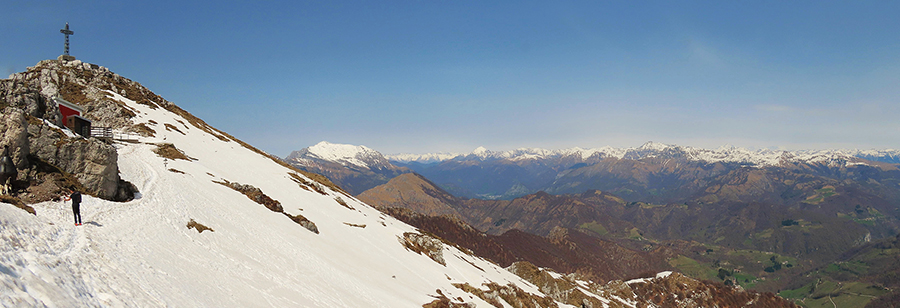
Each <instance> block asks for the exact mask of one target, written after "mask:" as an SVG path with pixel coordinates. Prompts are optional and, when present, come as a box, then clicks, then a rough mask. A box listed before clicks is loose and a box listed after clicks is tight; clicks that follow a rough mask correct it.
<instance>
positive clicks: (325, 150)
mask: <svg viewBox="0 0 900 308" xmlns="http://www.w3.org/2000/svg"><path fill="white" fill-rule="evenodd" d="M307 150H308V153H309V154H311V155H315V156H316V157H318V158H320V159H324V160H330V161H345V162H348V163H350V164H353V165H357V166H361V167H365V166H366V163H365V162H363V161H361V160H360V158H361V156H362V157H365V156H373V155H375V156H381V153H378V151H375V150H372V149H370V148H368V147H366V146H364V145H351V144H338V143H330V142H328V141H322V142H319V143H317V144H316V145H314V146H311V147H308V148H307Z"/></svg>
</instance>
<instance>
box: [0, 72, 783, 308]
mask: <svg viewBox="0 0 900 308" xmlns="http://www.w3.org/2000/svg"><path fill="white" fill-rule="evenodd" d="M59 97H62V98H64V99H65V100H67V101H69V102H70V103H72V104H80V105H82V106H85V107H87V108H84V113H83V114H82V116H83V117H84V118H85V119H87V120H90V121H92V122H93V123H95V124H96V125H97V126H101V125H102V126H104V127H108V128H110V129H111V130H113V131H114V134H113V135H112V136H103V137H95V136H92V137H82V136H81V135H78V134H75V133H73V132H72V131H71V130H69V129H68V128H66V127H62V126H58V125H57V124H56V123H59V122H58V120H59V118H56V117H55V116H56V115H57V113H56V112H55V111H54V110H55V109H54V108H57V107H56V105H55V104H54V101H55V99H57V98H59ZM0 110H2V123H3V124H4V125H5V127H15V128H17V129H16V130H11V129H5V130H3V135H2V138H0V141H2V142H3V145H9V144H13V145H16V146H17V147H18V148H16V149H14V153H16V156H15V157H16V160H17V168H20V169H22V170H23V172H21V173H19V178H17V179H16V180H15V183H14V185H13V187H12V192H11V194H10V195H5V196H3V197H2V198H0V201H2V204H0V213H2V214H0V243H2V245H0V286H2V287H0V305H2V306H4V307H22V306H29V307H151V306H214V307H229V306H230V307H234V306H240V307H273V306H274V307H490V306H494V307H579V306H582V307H636V306H641V307H644V306H650V305H655V306H660V305H667V306H680V307H708V306H714V305H719V306H721V305H726V304H728V305H746V306H752V307H780V306H790V305H791V304H790V303H788V302H787V301H785V300H783V299H781V298H779V297H777V296H774V295H773V294H771V293H759V292H752V291H743V290H740V289H735V288H729V287H726V286H723V285H720V284H715V283H711V282H703V281H699V280H696V279H692V278H689V277H686V276H684V275H681V274H678V273H672V272H668V271H666V272H660V273H644V274H643V275H638V276H633V277H631V278H635V279H630V280H615V281H610V282H596V281H590V280H587V279H585V278H584V277H581V276H577V275H564V274H561V273H557V272H554V271H552V270H550V269H545V268H538V267H536V266H534V265H532V264H530V263H528V262H524V261H521V260H517V261H515V262H514V263H512V264H510V265H509V266H507V267H506V268H503V267H500V266H499V265H497V264H496V263H494V262H491V261H489V260H488V259H485V258H482V257H479V256H477V255H475V254H474V253H472V252H471V251H470V250H467V249H465V248H462V247H461V246H460V245H458V244H455V243H453V242H450V241H448V240H446V239H441V238H439V237H437V236H436V235H434V234H432V233H429V232H426V231H423V230H422V229H418V228H416V227H413V226H411V225H409V224H407V223H404V222H403V221H400V220H398V219H395V218H393V217H391V216H389V215H386V214H385V213H383V212H380V211H378V210H377V209H375V208H373V207H372V206H370V205H368V204H366V203H364V202H361V201H360V200H358V199H357V198H355V197H354V196H353V195H351V194H350V193H348V192H347V191H346V190H344V189H342V188H341V187H339V186H338V185H335V183H333V182H331V181H329V180H328V179H327V178H326V177H324V176H322V175H319V174H315V173H311V172H307V171H304V170H300V169H297V168H294V167H292V166H290V165H288V164H287V163H285V162H284V161H282V160H281V159H279V158H277V157H274V156H271V155H269V154H267V153H265V152H263V151H260V150H258V149H256V148H254V147H253V146H251V145H249V144H247V143H245V142H243V141H241V140H239V139H237V138H235V137H233V136H231V135H229V134H228V133H226V132H223V131H221V130H218V129H216V128H214V127H212V126H211V125H209V124H207V123H206V122H204V121H202V120H201V119H199V118H197V117H195V116H193V115H191V114H190V113H188V112H187V111H185V110H183V109H181V108H179V107H178V106H177V105H175V104H174V103H171V102H169V101H166V100H165V99H163V98H162V97H160V96H159V95H156V94H154V93H153V92H151V91H150V90H149V89H147V88H145V87H143V86H142V85H140V84H139V83H137V82H134V81H132V80H129V79H127V78H124V77H122V76H119V75H117V74H115V73H113V72H112V71H110V70H108V69H106V68H104V67H101V66H98V65H93V64H88V63H84V62H81V61H78V60H75V61H64V60H60V61H56V60H47V61H41V62H40V63H38V64H37V65H36V66H34V67H30V68H28V70H27V71H26V72H23V73H17V74H13V75H12V76H11V78H9V79H4V80H0ZM18 128H22V129H18ZM22 132H26V133H22ZM45 140H52V141H53V142H50V143H49V144H50V145H51V146H52V147H55V148H57V150H59V149H69V148H67V147H66V145H68V144H84V145H90V146H93V147H103V149H110V150H111V151H110V152H109V153H108V155H109V156H110V157H109V159H107V160H105V161H97V162H93V161H92V162H91V163H90V164H69V162H71V161H82V160H84V159H85V158H83V157H81V156H79V155H61V156H53V157H55V159H54V160H45V159H43V158H42V157H47V156H44V155H49V154H47V153H43V152H37V151H44V150H45V149H46V147H44V145H45V143H44V141H45ZM101 144H103V145H105V146H102V145H101ZM24 145H34V146H24ZM38 145H40V146H38ZM358 150H359V152H365V149H362V148H360V149H358ZM54 153H58V151H57V152H54ZM320 158H326V159H327V158H329V157H327V156H323V157H320ZM332 158H333V157H332ZM357 158H358V161H352V160H348V161H345V162H343V163H347V164H349V165H352V166H355V167H353V168H358V167H360V166H359V165H358V164H357V163H358V162H364V163H366V164H367V165H366V166H367V167H370V165H368V164H369V163H371V162H373V161H374V160H368V159H367V158H365V157H362V158H360V157H357ZM62 164H65V165H62ZM61 165H62V166H61ZM107 169H111V170H113V171H115V172H114V174H115V175H117V176H118V177H116V178H115V179H119V180H121V181H122V182H120V184H121V185H123V187H127V186H130V187H131V188H130V189H127V190H124V192H127V193H129V194H130V196H127V197H128V198H120V192H123V191H122V190H119V191H118V192H116V190H115V187H114V189H113V190H112V191H111V192H106V191H105V190H102V189H97V188H95V187H101V188H102V186H103V185H105V184H103V183H102V182H97V183H99V184H95V182H94V180H93V179H94V178H92V177H85V176H84V175H92V174H94V173H92V172H95V170H107ZM355 170H363V169H355ZM368 170H372V169H371V168H368ZM26 171H27V172H26ZM373 173H374V171H373ZM122 183H124V184H122ZM92 185H93V186H92ZM70 189H72V190H78V191H81V192H83V194H84V198H83V202H82V204H81V212H82V216H83V217H84V224H83V225H74V224H73V223H72V220H71V219H72V216H71V214H72V212H71V207H70V204H69V203H68V202H63V201H62V198H61V197H63V196H64V194H66V192H67V190H70ZM36 192H40V194H36ZM14 205H15V206H14ZM20 208H21V209H20ZM22 209H26V210H27V211H25V210H22ZM398 216H399V215H398ZM557 233H558V234H561V233H560V232H557ZM479 236H480V235H479ZM558 238H560V239H565V238H566V237H565V236H563V235H560V236H558ZM507 247H512V248H516V247H520V246H517V245H512V246H507ZM547 247H548V249H550V251H548V253H555V252H554V251H553V250H554V249H557V248H554V246H547ZM518 249H521V248H518ZM613 265H614V264H613ZM623 268H629V267H628V266H625V267H623ZM566 274H567V273H566ZM660 294H671V296H660Z"/></svg>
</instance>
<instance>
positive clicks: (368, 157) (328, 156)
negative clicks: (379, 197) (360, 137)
mask: <svg viewBox="0 0 900 308" xmlns="http://www.w3.org/2000/svg"><path fill="white" fill-rule="evenodd" d="M285 161H287V162H288V163H289V164H291V165H293V166H294V167H297V168H300V169H303V170H305V171H309V172H314V173H318V174H322V175H324V176H326V177H328V178H329V179H330V180H332V181H334V182H335V183H337V184H338V185H339V186H341V187H342V188H344V189H346V190H347V191H348V192H350V193H351V194H358V193H361V192H363V191H365V190H367V189H369V188H372V187H375V186H378V185H381V184H384V183H387V181H388V180H390V179H392V178H393V177H395V176H398V175H400V174H403V173H408V172H411V170H409V169H408V168H404V167H397V166H395V165H394V164H391V162H390V161H388V160H387V158H385V157H384V156H383V155H381V153H379V152H378V151H375V150H373V149H370V148H368V147H366V146H363V145H349V144H336V143H330V142H326V141H322V142H319V143H318V144H316V145H314V146H311V147H308V148H304V149H302V150H299V151H294V152H291V154H290V155H288V157H286V158H285Z"/></svg>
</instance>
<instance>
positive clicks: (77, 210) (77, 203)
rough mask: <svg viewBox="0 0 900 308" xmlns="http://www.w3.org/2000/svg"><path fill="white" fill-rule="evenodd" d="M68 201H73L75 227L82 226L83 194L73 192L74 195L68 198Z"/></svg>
mask: <svg viewBox="0 0 900 308" xmlns="http://www.w3.org/2000/svg"><path fill="white" fill-rule="evenodd" d="M66 200H72V213H74V214H75V225H76V226H80V225H81V193H80V192H77V191H75V192H72V194H71V195H70V196H68V197H66Z"/></svg>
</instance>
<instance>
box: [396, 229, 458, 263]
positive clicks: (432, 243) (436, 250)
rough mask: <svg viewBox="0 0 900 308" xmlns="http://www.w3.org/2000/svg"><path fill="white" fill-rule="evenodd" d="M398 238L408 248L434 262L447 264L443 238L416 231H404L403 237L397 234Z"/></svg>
mask: <svg viewBox="0 0 900 308" xmlns="http://www.w3.org/2000/svg"><path fill="white" fill-rule="evenodd" d="M397 239H398V240H399V241H400V244H403V247H406V249H409V250H412V251H415V252H417V253H419V254H423V255H425V256H427V257H429V258H431V260H434V262H437V263H440V264H441V265H443V266H447V262H445V261H444V243H443V242H441V240H439V239H436V238H433V237H431V236H429V235H427V234H419V233H415V232H406V233H403V237H400V236H397Z"/></svg>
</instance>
